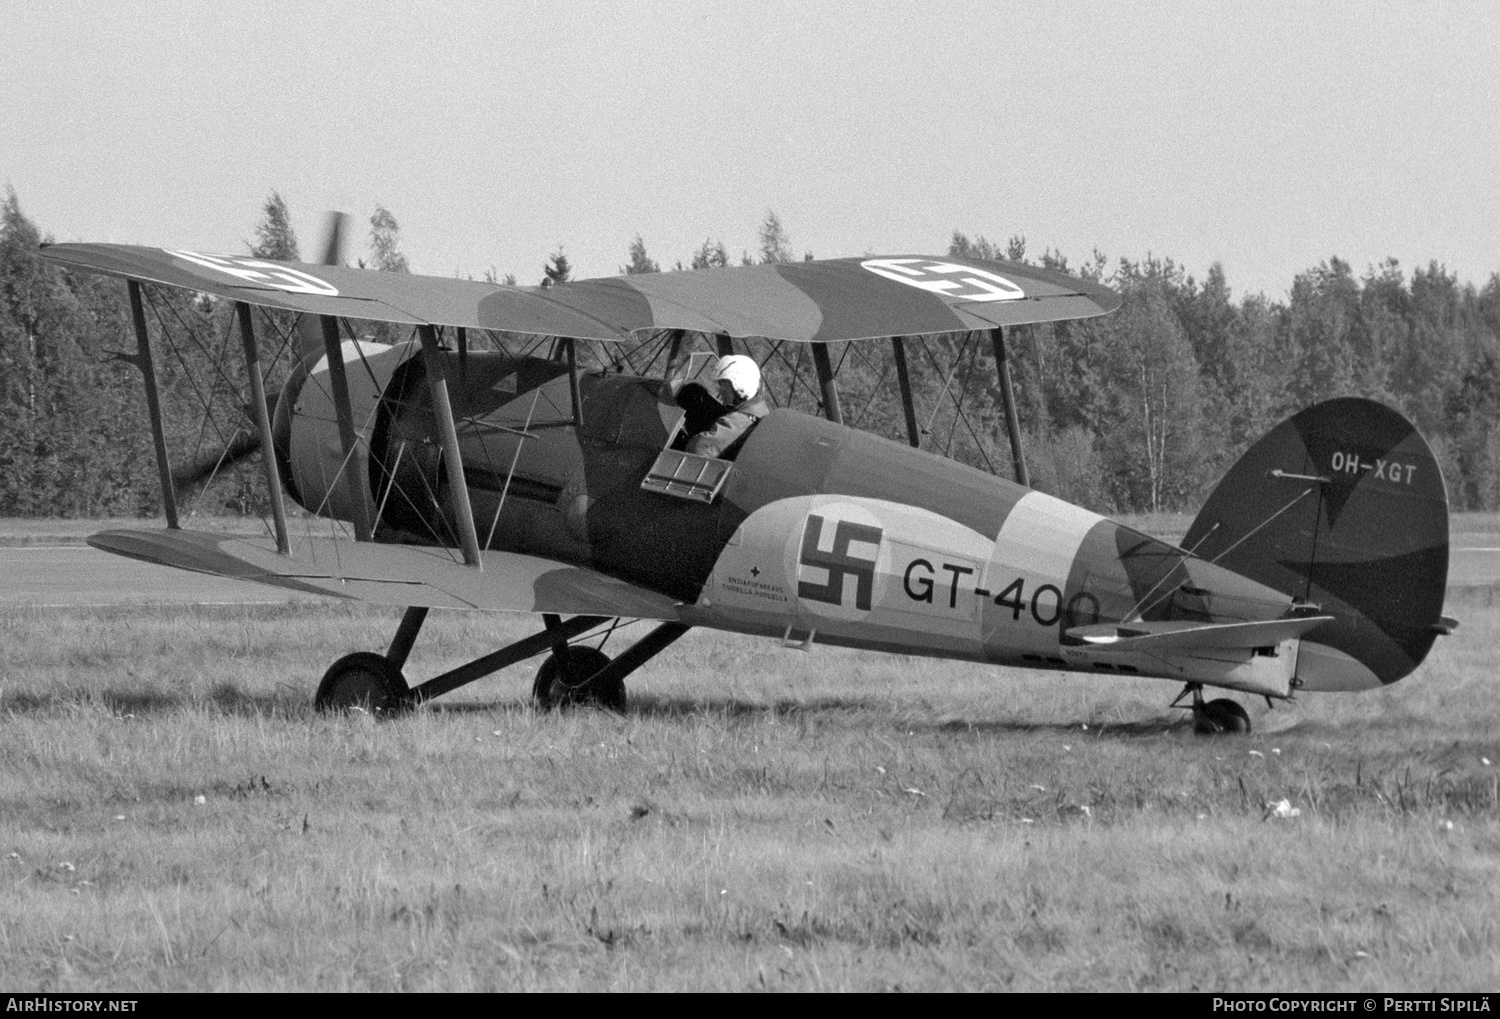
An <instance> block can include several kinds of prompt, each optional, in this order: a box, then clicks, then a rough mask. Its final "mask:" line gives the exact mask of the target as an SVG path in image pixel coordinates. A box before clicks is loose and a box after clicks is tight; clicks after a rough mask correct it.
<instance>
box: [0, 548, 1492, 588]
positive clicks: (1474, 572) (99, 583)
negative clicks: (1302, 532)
mask: <svg viewBox="0 0 1500 1019" xmlns="http://www.w3.org/2000/svg"><path fill="white" fill-rule="evenodd" d="M1489 584H1500V534H1458V535H1454V539H1453V543H1452V554H1451V556H1450V559H1449V566H1448V585H1449V587H1481V586H1485V585H1489ZM310 597H312V596H310V595H305V594H299V593H297V592H294V591H283V590H281V589H280V588H275V587H267V586H266V585H264V584H250V583H246V582H244V581H239V580H225V579H224V578H222V577H211V576H208V575H207V574H203V573H189V572H188V571H186V570H174V569H171V568H169V567H164V566H152V565H151V564H149V563H142V562H137V561H136V560H134V559H125V558H122V557H120V556H116V555H110V554H109V553H108V552H100V551H99V550H98V549H94V548H90V547H88V546H87V545H31V546H20V547H4V548H0V606H5V605H35V606H63V605H71V606H79V605H124V604H141V603H149V602H171V603H174V604H179V605H183V604H197V605H213V604H224V605H258V604H277V603H280V602H287V601H297V600H304V599H308V598H310Z"/></svg>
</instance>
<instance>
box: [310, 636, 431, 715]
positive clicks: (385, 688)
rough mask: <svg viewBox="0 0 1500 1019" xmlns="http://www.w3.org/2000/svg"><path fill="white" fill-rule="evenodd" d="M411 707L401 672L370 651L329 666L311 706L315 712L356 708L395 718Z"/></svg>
mask: <svg viewBox="0 0 1500 1019" xmlns="http://www.w3.org/2000/svg"><path fill="white" fill-rule="evenodd" d="M411 705H412V696H411V690H410V689H409V688H408V687H407V685H406V677H405V676H403V675H402V674H401V670H400V669H398V668H396V667H395V666H394V665H392V664H391V663H390V662H388V661H386V658H385V656H384V655H379V654H376V653H375V652H373V651H356V652H354V653H353V654H352V655H345V656H344V657H342V658H340V659H339V660H338V661H336V662H334V663H333V664H332V665H330V666H329V667H328V671H327V672H325V673H323V681H322V682H321V683H319V684H318V692H317V695H316V696H315V697H314V698H313V707H314V708H316V709H317V710H318V711H322V712H328V711H349V710H352V709H356V708H357V709H359V710H360V711H367V712H369V713H370V714H372V715H377V716H385V717H389V716H392V715H398V714H400V713H401V712H403V711H405V710H406V709H407V708H409V707H411Z"/></svg>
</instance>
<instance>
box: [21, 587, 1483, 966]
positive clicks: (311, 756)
mask: <svg viewBox="0 0 1500 1019" xmlns="http://www.w3.org/2000/svg"><path fill="white" fill-rule="evenodd" d="M1465 597H1466V598H1467V599H1468V600H1467V602H1466V603H1465V604H1461V605H1457V606H1450V609H1449V611H1450V612H1451V613H1453V614H1457V615H1460V616H1462V617H1463V620H1464V623H1463V627H1462V628H1461V629H1460V631H1459V633H1458V635H1457V636H1455V637H1453V638H1450V639H1448V640H1446V641H1444V642H1443V643H1442V644H1440V646H1439V649H1438V651H1437V652H1436V653H1435V655H1434V656H1433V658H1432V659H1431V660H1429V663H1428V664H1427V665H1426V666H1425V667H1424V668H1423V670H1422V671H1421V672H1419V673H1418V674H1417V676H1415V677H1413V678H1412V679H1409V680H1407V681H1405V682H1403V683H1401V684H1398V685H1396V686H1395V687H1393V688H1391V689H1389V690H1386V691H1381V692H1379V693H1375V694H1368V695H1363V696H1351V697H1337V696H1325V697H1322V698H1313V697H1309V698H1307V699H1306V700H1305V701H1304V702H1303V703H1301V704H1299V705H1296V706H1293V707H1291V708H1290V709H1287V708H1281V709H1277V710H1276V711H1274V712H1270V713H1266V712H1265V710H1264V707H1261V708H1259V709H1253V714H1255V716H1256V723H1257V734H1256V735H1255V736H1252V737H1249V738H1227V739H1219V740H1203V739H1198V738H1195V737H1194V736H1193V735H1192V734H1191V732H1190V730H1189V729H1188V728H1187V727H1186V726H1185V725H1184V724H1183V721H1182V719H1181V713H1180V712H1175V711H1169V710H1168V709H1166V708H1165V706H1164V705H1165V703H1166V701H1167V700H1168V699H1169V698H1170V696H1171V695H1172V694H1173V693H1174V692H1175V691H1174V690H1173V689H1171V688H1170V687H1168V686H1167V685H1165V684H1161V683H1154V682H1149V681H1130V680H1104V679H1098V678H1085V677H1076V676H1056V675H1043V674H1030V673H1019V672H1011V671H1008V670H1000V669H994V668H987V667H982V666H970V665H963V664H955V663H944V662H931V661H924V660H917V659H901V658H893V657H886V656H879V655H870V654H860V653H853V652H841V651H836V650H830V649H818V650H816V651H814V652H813V653H811V654H803V653H799V652H795V651H790V650H784V649H781V648H780V647H778V646H776V645H775V644H774V642H763V641H752V640H746V639H741V638H736V637H732V636H726V635H720V634H701V635H700V634H696V633H694V634H690V635H689V636H688V637H687V638H685V639H684V640H683V641H681V642H679V644H677V645H675V646H674V647H672V648H671V649H669V650H668V651H667V652H666V653H664V654H663V655H662V656H660V657H659V658H658V659H657V660H656V661H654V662H653V663H652V664H651V665H650V666H648V667H647V669H645V670H643V672H641V673H639V674H638V676H637V677H636V681H635V682H633V683H632V697H633V700H632V707H631V710H630V712H629V713H628V714H627V715H625V716H624V717H616V716H612V715H607V714H602V713H597V712H580V713H576V714H571V715H564V716H555V715H553V716H549V715H538V714H536V713H535V712H534V711H532V710H531V709H530V708H529V707H527V706H526V704H525V700H524V697H523V691H524V690H525V688H526V687H527V686H528V685H529V678H530V670H529V669H518V670H515V671H514V673H513V674H512V675H510V676H508V677H497V678H495V679H491V680H487V681H485V682H483V683H480V684H478V685H477V686H475V687H472V688H469V689H468V690H465V691H461V692H460V693H459V694H458V695H456V696H454V697H452V698H450V699H448V700H447V701H440V702H438V703H437V704H434V705H431V706H429V707H428V708H426V709H424V710H422V711H420V712H418V713H416V714H415V715H413V716H411V717H408V718H405V719H401V720H398V721H395V722H390V723H381V724H377V723H375V722H373V721H371V720H370V719H368V718H362V717H357V716H356V717H348V718H323V717H317V716H314V715H313V713H312V712H311V710H310V707H309V704H308V702H309V700H310V696H311V690H312V688H313V686H314V685H315V684H316V680H317V677H318V674H319V673H320V672H321V670H322V668H323V667H324V666H325V665H326V664H327V663H328V662H329V661H331V660H332V659H333V658H334V657H335V656H336V655H338V654H341V653H343V652H345V651H349V650H355V649H360V648H377V649H378V648H383V647H384V644H385V642H386V641H387V640H388V639H389V636H390V634H391V632H392V631H393V630H394V626H395V622H396V618H397V617H396V615H395V614H393V613H389V612H383V611H380V610H373V609H366V608H361V607H352V608H351V607H345V606H342V605H333V604H318V605H303V606H288V607H266V606H257V607H253V608H248V607H247V608H239V609H231V608H212V609H209V608H202V609H193V608H149V607H139V608H119V609H109V610H97V609H95V610H77V611H71V612H52V613H47V614H45V615H43V614H41V613H39V612H36V611H27V610H11V611H6V612H5V613H4V614H3V615H0V649H3V650H0V986H5V987H8V988H12V989H17V990H19V989H33V988H35V989H42V988H46V989H56V990H65V989H71V990H79V989H106V988H107V989H119V990H184V989H192V990H202V989H257V990H259V989H317V990H333V989H345V988H347V989H372V990H389V989H444V990H458V989H491V988H496V989H500V988H503V989H511V988H516V989H519V988H548V989H556V988H589V989H602V988H620V989H627V988H628V989H637V988H638V989H685V988H694V989H720V988H721V989H758V988H762V987H764V988H770V989H781V988H788V989H814V988H829V989H833V988H853V989H876V988H886V987H896V986H900V987H903V988H912V989H939V988H943V989H946V988H1014V989H1022V990H1056V989H1075V988H1076V989H1127V988H1147V989H1156V988H1160V989H1190V988H1200V989H1205V990H1208V989H1213V990H1230V989H1257V988H1258V989H1291V988H1314V989H1423V988H1434V987H1437V988H1451V989H1485V988H1490V987H1494V986H1496V984H1497V982H1500V929H1497V925H1500V921H1497V920H1496V919H1495V913H1496V911H1495V908H1494V907H1495V902H1496V898H1497V894H1496V893H1497V890H1500V823H1497V822H1500V808H1497V802H1496V801H1497V794H1500V788H1497V778H1496V776H1497V773H1500V767H1497V765H1500V739H1497V732H1500V727H1497V724H1496V723H1497V720H1500V707H1497V702H1496V698H1495V697H1494V696H1493V684H1492V678H1491V676H1492V671H1491V665H1490V663H1491V661H1492V659H1493V657H1494V653H1495V648H1496V647H1497V644H1500V610H1497V609H1495V608H1494V607H1491V606H1489V605H1488V604H1486V603H1485V599H1483V598H1479V597H1474V596H1465ZM528 625H529V623H528V622H527V621H524V620H513V619H510V618H508V617H497V616H485V615H466V614H456V613H447V614H443V613H438V614H434V618H433V621H432V622H431V623H429V627H428V631H427V632H425V633H424V634H423V637H422V639H421V641H419V643H418V647H417V653H416V654H415V655H414V658H413V662H412V668H411V671H412V672H413V674H414V675H416V676H418V677H425V676H427V675H431V674H434V673H436V672H438V671H441V670H443V669H446V668H448V667H450V666H451V665H453V664H457V663H458V662H459V661H462V660H464V659H465V658H468V657H472V656H474V655H476V654H479V653H482V652H483V651H484V650H487V649H489V648H490V647H494V646H498V645H499V644H502V643H504V642H506V641H508V640H510V639H514V637H515V636H517V635H519V634H520V633H522V632H523V630H524V627H526V626H528ZM618 640H619V638H616V641H618ZM614 649H615V650H618V648H614ZM519 673H524V675H519ZM1085 727H1086V728H1085ZM1485 758H1487V759H1488V760H1489V761H1491V762H1495V763H1494V764H1491V765H1486V764H1484V763H1482V760H1483V759H1485ZM199 797H201V798H202V802H201V803H200V802H199V799H198V798H199ZM1282 799H1286V800H1288V801H1289V803H1290V804H1291V805H1292V806H1295V807H1296V808H1298V809H1299V810H1300V811H1301V813H1300V816H1298V817H1295V818H1276V817H1270V818H1267V817H1266V813H1267V807H1268V805H1274V804H1275V803H1276V802H1278V801H1280V800H1282ZM1450 824H1451V827H1450Z"/></svg>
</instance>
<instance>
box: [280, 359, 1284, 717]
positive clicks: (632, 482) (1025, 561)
mask: <svg viewBox="0 0 1500 1019" xmlns="http://www.w3.org/2000/svg"><path fill="white" fill-rule="evenodd" d="M446 357H447V358H448V378H449V385H450V388H451V390H452V393H453V403H454V414H455V419H456V420H457V421H458V425H459V434H460V448H461V452H462V458H463V461H464V468H465V477H466V479H467V482H468V495H469V499H470V502H471V504H472V506H473V512H474V516H475V519H476V522H477V529H478V532H479V537H480V540H481V542H482V543H483V544H484V545H485V547H489V548H495V549H503V550H506V551H513V552H523V553H527V554H533V555H540V556H546V557H549V558H553V559H556V560H559V561H561V562H567V563H574V564H578V565H583V566H588V567H590V568H592V569H595V570H598V571H601V572H603V573H606V574H609V575H611V576H615V577H618V578H621V579H624V580H628V581H630V582H632V583H635V584H638V585H641V586H643V587H646V588H649V589H651V590H654V591H657V592H661V593H663V594H667V595H669V596H671V597H673V598H675V599H678V600H679V601H681V602H682V603H683V604H682V616H681V618H682V621H684V622H689V623H692V624H694V625H703V626H711V627H716V628H720V629H725V630H732V631H738V632H744V633H753V634H764V635H771V636H777V637H781V638H783V639H786V640H788V641H795V642H809V643H810V642H817V643H830V644H840V645H847V646H854V647H864V648H873V649H878V650H883V651H892V652H897V653H904V654H917V655H927V656H935V657H946V658H958V659H968V660H974V661H985V662H995V663H1001V664H1007V665H1017V666H1026V667H1032V668H1044V669H1046V668H1050V669H1080V668H1087V669H1090V670H1104V671H1110V672H1117V673H1127V674H1145V675H1160V676H1166V677H1170V678H1181V679H1187V680H1194V679H1198V680H1202V681H1207V682H1216V683H1220V684H1221V685H1229V686H1238V687H1240V688H1242V689H1250V690H1255V691H1257V692H1266V691H1268V690H1269V691H1274V692H1281V693H1284V692H1285V691H1286V682H1287V680H1289V679H1290V677H1291V675H1292V672H1293V670H1294V662H1295V647H1290V646H1289V647H1284V648H1269V649H1261V650H1262V651H1263V653H1261V654H1246V653H1234V654H1230V655H1226V656H1224V657H1223V658H1222V660H1218V659H1212V658H1210V659H1203V658H1201V657H1197V658H1194V659H1192V660H1187V661H1181V660H1175V659H1169V658H1168V657H1163V656H1154V657H1149V658H1143V656H1141V655H1138V654H1137V655H1126V656H1115V657H1114V658H1111V657H1110V656H1109V655H1107V654H1100V653H1098V651H1097V649H1090V650H1089V651H1088V653H1087V654H1084V652H1083V651H1082V650H1080V649H1079V648H1078V647H1077V646H1076V642H1070V641H1069V640H1067V639H1066V634H1067V631H1068V630H1070V629H1072V628H1074V627H1079V626H1088V625H1091V624H1097V623H1108V622H1124V621H1134V620H1146V621H1163V620H1186V621H1194V622H1245V621H1261V620H1270V619H1279V618H1282V617H1284V616H1285V615H1286V614H1287V612H1288V610H1289V608H1290V599H1289V598H1288V597H1287V596H1286V595H1284V594H1281V593H1279V592H1276V591H1274V590H1272V589H1270V588H1267V587H1264V586H1262V585H1260V584H1257V583H1254V582H1252V581H1250V580H1247V579H1245V578H1243V577H1241V576H1239V575H1237V574H1235V573H1232V572H1230V571H1228V570H1224V569H1221V568H1219V567H1216V566H1214V565H1212V564H1211V563H1207V562H1204V561H1202V560H1199V559H1196V558H1194V557H1193V556H1191V555H1190V554H1189V553H1187V552H1185V551H1183V550H1182V549H1179V548H1176V547H1175V546H1173V545H1170V544H1168V543H1166V542H1163V541H1160V540H1158V539H1155V538H1152V537H1150V536H1148V535H1145V534H1142V533H1141V532H1139V531H1136V530H1133V529H1132V528H1129V527H1127V526H1125V525H1122V524H1119V523H1117V522H1114V521H1111V520H1108V519H1106V518H1104V517H1102V516H1100V515H1098V514H1096V513H1093V512H1090V511H1088V510H1085V509H1082V508H1080V507H1077V506H1074V505H1071V504H1069V503H1067V502H1064V501H1062V500H1060V499H1057V498H1054V497H1052V496H1050V495H1047V494H1045V493H1042V492H1037V491H1034V490H1032V489H1028V488H1025V487H1022V486H1020V485H1017V484H1014V483H1012V482H1010V481H1007V480H1005V479H1001V478H997V477H994V476H992V475H989V474H986V473H983V472H981V471H978V470H975V469H972V468H969V467H966V466H964V465H962V464H958V463H955V462H953V461H951V460H947V459H944V458H942V457H939V456H936V455H933V454H930V453H927V452H924V451H921V450H917V449H913V448H911V447H909V446H906V445H902V444H900V443H897V442H893V441H890V440H888V439H884V438H881V437H879V436H875V435H871V434H868V433H865V432H860V431H857V430H854V429H851V428H847V427H844V426H841V425H838V424H834V423H831V422H829V421H826V420H823V419H821V418H814V417H810V416H808V415H805V414H800V413H797V412H794V411H789V410H777V411H773V412H772V413H771V414H770V415H769V416H768V417H766V418H764V419H763V420H762V421H760V422H759V423H758V424H757V425H756V426H755V428H754V429H753V430H752V431H751V433H750V434H749V436H748V437H747V438H746V439H745V441H744V442H743V444H742V445H741V446H740V448H738V449H736V450H733V451H732V453H731V454H730V455H731V456H732V458H733V466H732V468H730V471H729V475H728V477H727V479H726V481H725V484H724V487H723V489H722V490H721V492H720V493H719V495H718V497H717V498H716V499H714V501H713V502H711V503H705V502H701V501H693V500H689V499H681V498H675V497H673V496H670V495H664V494H661V493H659V492H654V491H647V490H643V488H642V486H641V482H642V479H643V478H644V477H645V476H646V474H647V472H648V471H649V470H650V469H651V466H652V464H653V463H654V462H655V460H656V458H657V456H658V455H659V454H660V453H661V452H662V450H663V449H664V448H667V447H669V446H670V445H671V444H672V443H673V442H674V440H675V441H676V442H677V443H678V444H679V445H680V443H681V439H682V438H683V435H682V431H681V427H680V426H681V423H682V417H683V412H682V410H681V409H679V408H678V407H677V406H675V404H674V403H673V402H672V401H670V399H664V398H663V392H662V386H663V383H662V382H661V381H660V380H656V379H647V378H640V377H636V376H630V375H623V374H605V373H592V374H585V375H584V376H583V377H582V378H581V379H580V384H579V392H580V395H581V417H582V426H581V427H580V426H578V424H577V423H576V420H575V417H574V412H573V406H572V402H571V392H570V387H569V378H568V370H567V367H566V365H564V364H562V363H560V362H558V361H549V360H542V359H537V358H522V359H517V358H511V357H508V356H505V355H501V354H489V353H484V354H472V355H469V356H467V357H465V358H463V359H460V358H459V357H458V356H457V355H456V354H448V355H446ZM346 359H347V360H348V361H349V366H350V388H351V395H352V397H353V399H354V401H355V403H356V408H355V418H356V421H357V423H358V424H359V426H360V432H361V435H362V436H363V438H364V443H363V444H362V451H364V453H365V457H366V462H364V463H361V464H356V465H354V467H353V470H352V471H348V472H344V473H342V474H341V471H340V468H341V462H342V453H341V447H340V445H339V441H338V437H337V432H336V428H335V427H333V425H334V418H333V411H332V404H331V401H330V400H329V398H328V397H327V387H326V384H325V383H324V382H322V381H320V375H319V371H318V369H317V368H316V367H314V368H313V369H312V371H311V372H310V373H309V374H308V375H307V377H306V379H305V380H302V381H298V380H296V379H294V380H293V381H294V383H296V386H295V388H296V389H297V391H296V392H291V389H292V388H293V387H292V386H289V390H288V393H287V397H290V400H288V399H287V398H286V397H284V398H283V400H282V404H283V406H286V407H288V408H290V409H289V411H288V413H287V415H286V418H287V420H285V421H284V422H283V424H282V426H281V427H280V429H279V430H280V432H281V433H282V434H281V435H279V437H278V446H283V447H284V448H283V451H282V452H283V458H282V459H283V473H284V474H286V475H288V476H289V481H290V484H289V486H288V487H289V489H290V491H291V492H292V493H293V494H294V496H295V497H296V498H298V500H299V501H300V502H302V504H303V505H304V506H307V507H308V508H309V509H312V510H314V511H318V512H322V513H325V514H328V515H334V516H343V517H346V518H347V516H348V513H347V510H348V504H349V500H350V499H353V498H366V499H368V500H369V501H370V505H371V506H372V507H374V509H375V514H374V515H375V518H376V519H377V520H378V524H377V530H376V538H377V540H384V541H394V542H416V543H428V544H450V545H452V544H457V542H456V538H455V535H456V530H455V524H454V522H453V519H454V518H453V512H452V497H451V492H449V490H448V486H447V483H446V480H445V474H444V471H443V470H442V469H441V466H440V455H439V452H438V450H439V448H440V447H439V445H438V442H437V438H436V430H435V427H434V418H433V416H432V409H431V405H430V402H429V397H428V388H427V386H426V385H425V376H424V375H423V374H422V373H423V368H422V362H421V360H420V359H419V358H412V357H411V356H410V351H409V350H403V349H402V348H385V349H384V350H382V351H374V352H370V351H366V352H365V353H364V354H363V355H362V356H351V355H350V354H349V352H348V351H347V350H346ZM356 361H360V362H362V364H363V365H367V366H368V368H367V369H366V370H365V371H364V375H365V376H367V377H364V378H363V380H362V381H361V379H360V378H357V376H360V375H361V372H360V370H359V369H357V367H356V364H355V362H356ZM323 374H324V375H326V371H325V372H324V373H323ZM346 478H353V479H354V481H355V482H356V484H355V485H350V484H346V483H344V479H346ZM357 488H358V489H362V490H356V489H357ZM1292 643H1295V642H1292ZM1257 659H1258V660H1257Z"/></svg>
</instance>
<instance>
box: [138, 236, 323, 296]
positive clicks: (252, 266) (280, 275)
mask: <svg viewBox="0 0 1500 1019" xmlns="http://www.w3.org/2000/svg"><path fill="white" fill-rule="evenodd" d="M162 250H163V251H165V252H166V253H167V254H169V255H171V256H172V257H174V258H180V259H182V260H183V261H184V262H192V263H193V264H194V265H198V266H202V267H203V268H205V269H213V270H215V271H216V272H222V273H224V274H225V275H226V276H233V277H235V278H237V279H241V280H244V281H245V282H246V283H248V284H250V285H251V286H256V287H270V288H271V289H273V290H284V291H286V292H287V293H289V294H313V295H315V296H317V297H337V296H338V295H339V291H338V288H337V287H335V286H334V285H333V284H332V283H328V282H326V281H324V280H320V279H318V277H316V276H313V275H311V274H310V273H305V272H303V271H302V270H301V269H293V268H292V267H291V266H288V265H279V264H278V263H276V262H263V261H261V260H260V259H258V258H242V257H240V256H238V255H200V254H198V253H197V252H196V251H177V250H174V249H172V248H162Z"/></svg>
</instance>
